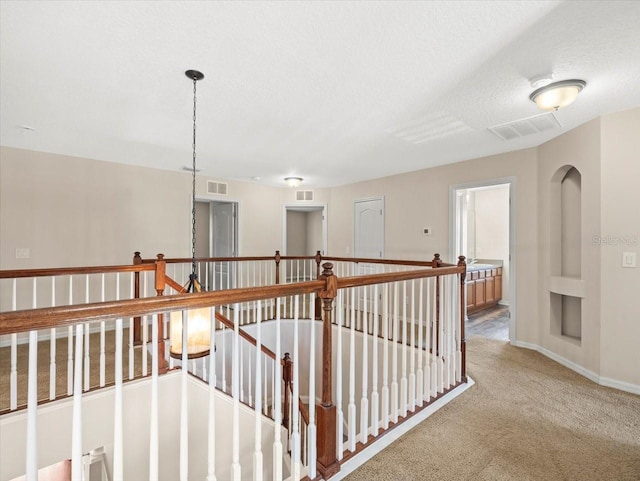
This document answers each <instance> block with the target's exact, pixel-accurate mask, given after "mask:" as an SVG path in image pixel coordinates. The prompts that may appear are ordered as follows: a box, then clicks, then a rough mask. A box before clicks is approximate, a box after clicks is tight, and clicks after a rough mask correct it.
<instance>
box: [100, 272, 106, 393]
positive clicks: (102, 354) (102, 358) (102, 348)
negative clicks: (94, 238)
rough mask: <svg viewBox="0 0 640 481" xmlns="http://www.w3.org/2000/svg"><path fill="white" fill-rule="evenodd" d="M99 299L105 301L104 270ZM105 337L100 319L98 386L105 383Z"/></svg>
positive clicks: (102, 322)
mask: <svg viewBox="0 0 640 481" xmlns="http://www.w3.org/2000/svg"><path fill="white" fill-rule="evenodd" d="M100 300H101V301H102V302H104V301H105V282H104V272H103V273H102V278H101V280H100ZM105 337H106V326H105V322H104V321H100V387H104V385H105V372H106V360H107V358H106V353H105V344H106V342H105Z"/></svg>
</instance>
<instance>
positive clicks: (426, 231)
mask: <svg viewBox="0 0 640 481" xmlns="http://www.w3.org/2000/svg"><path fill="white" fill-rule="evenodd" d="M422 234H423V235H431V227H423V228H422Z"/></svg>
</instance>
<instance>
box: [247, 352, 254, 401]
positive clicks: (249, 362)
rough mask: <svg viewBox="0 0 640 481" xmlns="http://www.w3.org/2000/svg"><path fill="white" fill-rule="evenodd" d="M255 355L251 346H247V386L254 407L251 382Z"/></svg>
mask: <svg viewBox="0 0 640 481" xmlns="http://www.w3.org/2000/svg"><path fill="white" fill-rule="evenodd" d="M252 356H253V352H251V346H247V387H248V390H249V402H248V404H249V406H252V407H253V388H252V383H251V377H252V376H251V373H252V371H251V369H252V368H251V357H252Z"/></svg>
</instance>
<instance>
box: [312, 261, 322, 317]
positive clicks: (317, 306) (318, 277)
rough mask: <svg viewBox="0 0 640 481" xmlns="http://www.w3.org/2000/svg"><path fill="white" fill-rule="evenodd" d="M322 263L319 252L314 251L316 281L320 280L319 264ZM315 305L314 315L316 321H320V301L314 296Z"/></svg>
mask: <svg viewBox="0 0 640 481" xmlns="http://www.w3.org/2000/svg"><path fill="white" fill-rule="evenodd" d="M321 263H322V254H321V253H320V251H316V279H320V272H321V271H320V264H321ZM315 302H316V304H315V306H314V314H315V316H314V317H315V319H316V321H321V320H322V301H321V300H320V297H319V296H316V301H315Z"/></svg>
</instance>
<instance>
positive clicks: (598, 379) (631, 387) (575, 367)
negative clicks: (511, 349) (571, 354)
mask: <svg viewBox="0 0 640 481" xmlns="http://www.w3.org/2000/svg"><path fill="white" fill-rule="evenodd" d="M511 345H513V346H516V347H523V348H525V349H531V350H534V351H538V352H539V353H540V354H543V355H545V356H547V357H548V358H549V359H552V360H554V361H556V362H557V363H558V364H562V365H563V366H564V367H568V368H569V369H571V370H572V371H574V372H577V373H578V374H580V375H581V376H584V377H586V378H587V379H589V380H591V381H593V382H595V383H596V384H600V385H601V386H606V387H612V388H614V389H618V390H620V391H625V392H630V393H632V394H640V385H637V384H631V383H628V382H624V381H618V380H616V379H611V378H607V377H602V376H600V375H599V374H597V373H595V372H593V371H591V370H589V369H587V368H585V367H583V366H581V365H579V364H576V363H575V362H573V361H570V360H569V359H566V358H564V357H562V356H560V355H558V354H556V353H555V352H553V351H550V350H549V349H547V348H544V347H541V346H538V345H537V344H533V343H530V342H522V341H516V342H512V343H511Z"/></svg>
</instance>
